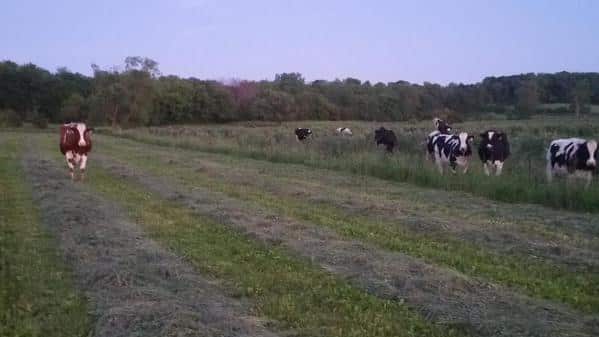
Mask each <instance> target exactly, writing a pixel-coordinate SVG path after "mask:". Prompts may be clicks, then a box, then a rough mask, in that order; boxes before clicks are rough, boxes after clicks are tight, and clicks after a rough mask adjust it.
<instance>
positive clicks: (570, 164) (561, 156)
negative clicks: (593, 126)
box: [547, 138, 599, 187]
mask: <svg viewBox="0 0 599 337" xmlns="http://www.w3.org/2000/svg"><path fill="white" fill-rule="evenodd" d="M598 152H599V151H598V149H597V141H596V140H586V139H581V138H567V139H556V140H554V141H552V142H551V144H550V145H549V149H548V150H547V180H549V182H551V181H552V180H553V177H554V176H556V175H565V176H568V177H577V178H584V179H585V180H586V185H585V186H586V187H589V185H590V184H591V180H592V178H593V171H594V170H595V169H596V168H597V161H598V160H599V158H598V157H599V154H598Z"/></svg>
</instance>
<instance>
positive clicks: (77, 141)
mask: <svg viewBox="0 0 599 337" xmlns="http://www.w3.org/2000/svg"><path fill="white" fill-rule="evenodd" d="M93 130H94V129H93V128H88V127H87V126H86V125H85V123H67V124H63V125H62V126H61V127H60V152H62V154H63V155H64V156H65V158H66V160H67V165H68V166H69V171H70V173H71V179H72V180H75V166H77V165H79V171H80V172H81V179H82V180H83V178H84V176H85V167H86V165H87V154H88V153H89V152H90V151H91V149H92V140H91V134H92V131H93Z"/></svg>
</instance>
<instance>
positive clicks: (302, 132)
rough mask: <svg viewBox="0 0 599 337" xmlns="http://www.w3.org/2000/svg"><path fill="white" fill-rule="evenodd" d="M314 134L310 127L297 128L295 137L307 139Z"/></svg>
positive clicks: (301, 139)
mask: <svg viewBox="0 0 599 337" xmlns="http://www.w3.org/2000/svg"><path fill="white" fill-rule="evenodd" d="M311 134H312V130H311V129H308V128H297V129H295V137H296V138H297V140H300V141H303V140H306V139H307V138H308V137H310V135H311Z"/></svg>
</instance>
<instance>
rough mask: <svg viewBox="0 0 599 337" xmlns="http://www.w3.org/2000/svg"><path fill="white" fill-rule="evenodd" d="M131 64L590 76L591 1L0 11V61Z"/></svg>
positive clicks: (76, 1) (59, 3)
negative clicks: (131, 59)
mask: <svg viewBox="0 0 599 337" xmlns="http://www.w3.org/2000/svg"><path fill="white" fill-rule="evenodd" d="M134 55H139V56H147V57H150V58H152V59H154V60H156V61H158V62H159V63H160V70H161V71H162V73H163V74H176V75H180V76H184V77H188V76H195V77H198V78H202V79H206V78H208V79H218V80H222V79H228V78H241V79H252V80H260V79H272V78H274V74H275V73H280V72H300V73H302V74H303V75H304V76H305V77H306V79H307V80H315V79H328V80H333V79H335V78H345V77H355V78H359V79H361V80H370V81H371V82H373V83H374V82H378V81H382V82H392V81H397V80H407V81H410V82H416V83H421V82H423V81H430V82H437V83H442V84H446V83H448V82H464V83H470V82H477V81H480V80H482V79H483V78H484V77H485V76H491V75H509V74H517V73H522V72H556V71H561V70H566V71H599V1H594V0H561V1H553V0H545V1H542V0H521V1H518V0H496V1H485V0H478V1H477V0H463V1H457V0H456V1H451V0H446V1H432V0H429V1H417V0H411V1H401V0H395V1H393V0H389V1H385V0H380V1H375V0H372V1H367V0H363V1H358V0H297V1H296V0H288V1H285V0H254V1H251V0H247V1H242V0H237V1H233V0H170V1H169V0H161V1H160V0H143V1H139V0H131V1H128V0H120V1H119V0H94V1H86V0H53V1H50V0H39V1H31V0H2V1H1V4H0V59H9V60H13V61H15V62H18V63H25V62H33V63H35V64H37V65H39V66H42V67H44V68H47V69H49V70H56V68H57V67H60V66H66V67H67V68H69V69H70V70H72V71H78V72H82V73H85V74H90V73H91V68H90V64H91V63H96V64H98V65H100V66H102V67H108V66H112V65H117V64H122V62H123V60H124V58H125V57H126V56H134Z"/></svg>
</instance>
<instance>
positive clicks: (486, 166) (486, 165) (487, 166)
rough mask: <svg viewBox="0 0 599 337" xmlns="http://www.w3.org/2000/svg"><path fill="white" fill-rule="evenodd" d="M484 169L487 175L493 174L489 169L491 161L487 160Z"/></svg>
mask: <svg viewBox="0 0 599 337" xmlns="http://www.w3.org/2000/svg"><path fill="white" fill-rule="evenodd" d="M483 169H484V170H485V174H486V175H491V172H490V171H489V162H487V161H486V162H484V163H483Z"/></svg>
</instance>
